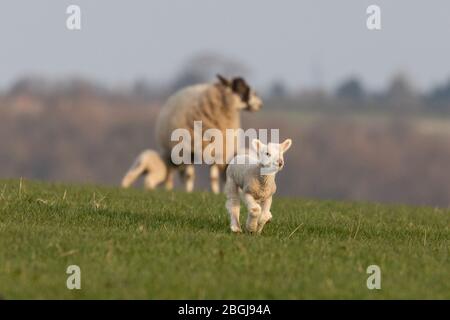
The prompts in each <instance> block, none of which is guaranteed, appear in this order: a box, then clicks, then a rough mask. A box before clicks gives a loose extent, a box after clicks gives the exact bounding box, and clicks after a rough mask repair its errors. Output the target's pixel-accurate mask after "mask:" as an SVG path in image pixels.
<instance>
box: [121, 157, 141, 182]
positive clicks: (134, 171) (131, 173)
mask: <svg viewBox="0 0 450 320" xmlns="http://www.w3.org/2000/svg"><path fill="white" fill-rule="evenodd" d="M144 171H145V168H144V165H143V164H142V163H141V162H140V161H139V160H138V161H137V162H136V163H135V164H134V165H133V166H132V167H131V169H130V170H128V172H127V173H126V175H125V177H123V179H122V187H123V188H128V187H129V186H131V185H132V184H133V183H134V182H135V181H136V180H137V178H139V177H140V176H141V174H142V173H144Z"/></svg>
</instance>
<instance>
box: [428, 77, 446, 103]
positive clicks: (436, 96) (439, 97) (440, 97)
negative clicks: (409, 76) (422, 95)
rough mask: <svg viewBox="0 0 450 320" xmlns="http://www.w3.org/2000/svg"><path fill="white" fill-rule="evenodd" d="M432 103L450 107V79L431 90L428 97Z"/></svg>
mask: <svg viewBox="0 0 450 320" xmlns="http://www.w3.org/2000/svg"><path fill="white" fill-rule="evenodd" d="M427 98H428V100H430V101H431V102H432V103H438V104H440V105H441V106H443V105H445V107H450V79H449V80H447V83H445V84H443V85H441V86H438V87H436V88H434V89H432V90H431V92H430V93H429V94H428V96H427Z"/></svg>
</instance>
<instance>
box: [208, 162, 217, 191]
mask: <svg viewBox="0 0 450 320" xmlns="http://www.w3.org/2000/svg"><path fill="white" fill-rule="evenodd" d="M209 177H210V180H211V190H212V192H213V193H215V194H218V193H219V192H220V172H219V167H218V166H217V165H215V164H213V165H212V166H211V169H210V171H209Z"/></svg>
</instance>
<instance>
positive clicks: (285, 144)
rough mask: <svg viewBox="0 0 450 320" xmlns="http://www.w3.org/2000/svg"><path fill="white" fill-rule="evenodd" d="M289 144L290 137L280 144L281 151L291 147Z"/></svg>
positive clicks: (290, 143)
mask: <svg viewBox="0 0 450 320" xmlns="http://www.w3.org/2000/svg"><path fill="white" fill-rule="evenodd" d="M291 145H292V140H291V139H286V140H284V142H283V143H282V144H281V152H286V151H288V149H289V148H290V147H291Z"/></svg>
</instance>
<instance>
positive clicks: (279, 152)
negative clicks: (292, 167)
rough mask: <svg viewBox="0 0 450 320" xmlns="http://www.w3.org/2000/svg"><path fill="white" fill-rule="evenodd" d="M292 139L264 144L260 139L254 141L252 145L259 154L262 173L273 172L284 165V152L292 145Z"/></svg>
mask: <svg viewBox="0 0 450 320" xmlns="http://www.w3.org/2000/svg"><path fill="white" fill-rule="evenodd" d="M291 145H292V140H291V139H286V140H285V141H284V142H283V143H272V142H270V143H269V144H264V143H262V142H261V141H260V140H258V139H254V140H253V141H252V146H253V148H254V149H255V150H256V153H257V155H258V162H259V164H260V165H261V174H273V173H276V172H278V171H280V170H281V169H283V166H284V157H283V155H284V153H285V152H286V151H287V150H288V149H289V148H290V147H291Z"/></svg>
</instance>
